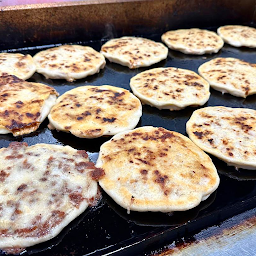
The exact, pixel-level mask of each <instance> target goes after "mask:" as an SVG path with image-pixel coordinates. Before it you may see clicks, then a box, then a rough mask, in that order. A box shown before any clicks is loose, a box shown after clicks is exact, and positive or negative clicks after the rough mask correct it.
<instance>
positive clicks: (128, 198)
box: [96, 126, 219, 212]
mask: <svg viewBox="0 0 256 256" xmlns="http://www.w3.org/2000/svg"><path fill="white" fill-rule="evenodd" d="M96 166H97V167H99V168H103V169H104V171H105V176H104V177H102V178H101V179H100V180H99V184H100V186H101V187H102V188H103V189H104V191H105V192H106V193H107V194H108V195H109V196H111V197H112V198H113V199H114V200H115V201H116V203H118V204H119V205H120V206H122V207H124V208H125V209H127V210H128V211H129V210H133V211H142V212H143V211H161V212H172V211H185V210H188V209H191V208H193V207H195V206H197V205H198V204H199V203H200V202H201V201H202V200H205V199H207V198H208V197H209V196H210V194H211V193H212V192H213V191H215V190H216V189H217V187H218V185H219V176H218V174H217V171H216V168H215V166H214V165H213V163H212V161H211V159H210V157H209V156H208V155H207V154H205V153H204V152H203V151H202V150H201V149H200V148H198V147H197V146H196V145H195V144H194V143H193V142H192V141H190V140H189V139H188V138H187V137H185V136H184V135H182V134H180V133H177V132H173V131H168V130H166V129H164V128H159V127H151V126H145V127H141V128H137V129H134V130H132V131H126V132H122V133H119V134H117V135H115V136H114V137H113V138H112V139H111V140H110V141H107V142H105V143H104V144H103V145H102V146H101V148H100V153H99V158H98V160H97V163H96Z"/></svg>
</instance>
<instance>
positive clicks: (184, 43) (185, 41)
mask: <svg viewBox="0 0 256 256" xmlns="http://www.w3.org/2000/svg"><path fill="white" fill-rule="evenodd" d="M162 41H163V42H164V43H165V44H166V45H167V46H168V47H169V48H170V49H172V50H176V51H180V52H183V53H185V54H196V55H202V54H205V53H216V52H218V51H219V50H220V49H221V48H222V47H223V44H224V42H223V40H222V39H221V37H219V36H218V35H217V34H216V33H215V32H212V31H209V30H203V29H198V28H191V29H178V30H172V31H168V32H166V33H164V34H163V35H162Z"/></svg>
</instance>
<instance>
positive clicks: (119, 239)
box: [0, 29, 256, 256]
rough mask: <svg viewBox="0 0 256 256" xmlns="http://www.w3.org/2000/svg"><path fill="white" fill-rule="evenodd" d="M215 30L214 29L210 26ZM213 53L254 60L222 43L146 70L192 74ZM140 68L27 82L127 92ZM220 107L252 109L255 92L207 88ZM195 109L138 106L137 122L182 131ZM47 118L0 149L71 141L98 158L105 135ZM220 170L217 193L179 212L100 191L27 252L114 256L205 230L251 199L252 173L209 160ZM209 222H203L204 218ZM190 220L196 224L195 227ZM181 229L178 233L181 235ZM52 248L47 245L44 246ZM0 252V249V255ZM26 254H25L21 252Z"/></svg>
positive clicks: (2, 139)
mask: <svg viewBox="0 0 256 256" xmlns="http://www.w3.org/2000/svg"><path fill="white" fill-rule="evenodd" d="M215 31H216V29H215ZM160 37H161V35H155V36H152V37H151V39H153V40H156V41H160ZM103 43H104V42H101V41H98V42H89V43H88V42H83V43H82V44H83V45H89V46H91V47H93V48H94V49H95V50H98V51H99V50H100V47H101V45H102V44H103ZM37 51H38V50H37V49H36V48H35V49H30V50H17V52H21V53H29V54H31V55H34V54H35V53H36V52H37ZM216 57H234V58H240V59H242V60H245V61H249V62H252V63H256V50H253V49H247V48H240V49H239V48H234V47H231V46H228V45H226V44H225V46H224V48H223V49H222V50H221V51H220V52H219V53H217V54H213V55H203V56H194V55H185V54H182V53H179V52H175V51H171V50H169V55H168V59H167V60H164V61H162V62H160V63H158V64H156V65H153V66H151V67H150V68H156V67H178V68H184V69H190V70H193V71H195V72H197V69H198V67H199V66H200V65H201V64H202V63H204V62H206V61H208V60H210V59H212V58H216ZM147 69H149V68H141V69H136V70H130V69H128V68H127V67H123V66H121V65H118V64H113V63H109V62H107V65H106V67H105V69H103V70H101V71H100V73H99V74H96V75H93V76H90V77H87V78H85V79H82V80H78V81H76V82H73V83H69V82H66V81H64V80H50V79H45V78H44V77H43V76H42V75H40V74H37V73H35V74H34V75H33V77H32V78H31V79H29V80H28V81H31V82H39V83H44V84H47V85H50V86H53V87H54V88H55V89H56V90H57V91H58V92H59V94H60V95H61V94H63V93H64V92H66V91H67V90H71V89H73V88H76V87H77V86H83V85H105V84H109V85H113V86H118V87H123V88H126V89H129V90H130V87H129V80H130V78H131V77H133V76H134V75H136V74H138V73H140V72H142V71H144V70H147ZM217 105H223V106H227V107H247V108H253V109H256V95H255V96H249V97H248V98H247V99H243V98H236V97H234V96H231V95H228V94H224V95H222V94H221V93H220V92H217V91H215V90H211V97H210V99H209V101H208V103H207V104H206V105H205V106H217ZM193 110H194V108H191V107H188V108H186V109H184V110H181V111H173V112H170V111H168V110H158V109H156V108H153V107H150V106H146V105H144V106H143V115H142V117H141V120H140V122H139V124H138V127H139V126H145V125H153V126H161V127H164V128H166V129H169V130H173V131H177V132H180V133H182V134H184V135H186V132H185V124H186V121H187V120H188V119H189V118H190V116H191V114H192V112H193ZM47 125H48V120H46V121H44V122H43V124H42V125H41V126H40V128H39V129H38V130H37V131H36V132H34V133H33V134H30V135H27V136H22V137H17V138H14V137H13V136H11V135H0V147H7V146H8V145H9V143H10V142H12V141H22V142H27V143H28V145H33V144H36V143H50V144H59V145H70V146H72V147H74V148H76V149H84V150H86V151H88V153H89V156H90V158H91V159H92V160H93V161H96V160H97V156H98V151H99V148H100V145H101V144H102V143H103V142H105V141H107V140H108V138H99V139H93V140H89V139H80V138H76V137H75V136H72V135H70V134H68V133H63V132H57V131H51V130H49V129H48V128H47ZM212 159H213V161H214V163H215V165H216V167H217V169H218V172H219V174H220V186H219V188H218V189H217V191H216V193H214V194H213V195H211V196H210V198H209V199H207V200H206V201H205V202H203V203H201V204H200V205H199V206H198V207H196V208H194V209H192V210H189V211H187V212H182V213H174V214H163V213H136V212H132V213H131V214H127V212H126V211H125V210H124V209H122V208H121V207H119V206H118V205H117V204H116V203H115V202H114V201H113V200H112V199H111V198H109V197H108V196H107V195H106V194H105V193H104V192H102V194H103V198H102V200H101V201H100V203H99V205H98V206H96V207H94V208H91V209H89V210H86V211H85V212H84V213H83V214H82V215H81V216H79V217H78V218H77V219H76V220H74V221H73V222H72V223H71V224H70V225H69V226H67V227H66V228H65V229H64V230H63V231H62V232H61V233H60V234H59V235H58V236H57V237H56V238H54V239H52V240H51V241H48V242H45V243H42V244H39V245H37V246H34V247H31V248H28V250H27V251H28V252H27V253H29V254H30V253H35V255H45V254H46V253H47V255H49V256H51V255H52V256H53V255H86V254H90V255H91V254H92V255H103V254H104V253H107V252H113V251H117V252H116V254H118V255H139V254H140V253H141V255H142V253H143V251H147V250H148V248H146V247H147V246H149V244H150V243H153V242H155V243H157V244H158V245H161V241H163V242H165V241H166V239H169V243H171V240H170V239H176V238H177V236H178V235H179V236H182V235H183V233H184V232H183V231H184V227H186V228H187V229H186V231H185V233H186V232H189V231H190V229H191V231H192V230H193V229H194V228H195V229H196V228H197V227H200V228H206V227H207V226H208V225H209V224H210V223H212V224H214V222H218V221H221V220H223V219H225V218H227V217H231V216H233V215H234V214H237V213H239V212H242V211H245V210H247V209H248V208H250V207H252V205H253V204H254V203H255V202H256V198H255V197H256V171H247V170H239V171H237V170H235V168H233V167H228V166H227V165H226V164H225V163H223V162H222V161H220V160H218V159H216V158H213V157H212ZM207 218H208V220H210V221H211V222H209V221H205V219H207ZM191 223H192V224H193V223H194V224H195V225H194V226H193V225H191ZM182 232H183V233H182ZM129 245H132V246H130V247H129V248H128V249H127V250H121V251H118V250H119V249H120V248H121V247H126V246H129ZM49 248H51V249H49ZM0 254H1V253H0ZM25 255H26V254H25Z"/></svg>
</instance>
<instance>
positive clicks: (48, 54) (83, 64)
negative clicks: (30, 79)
mask: <svg viewBox="0 0 256 256" xmlns="http://www.w3.org/2000/svg"><path fill="white" fill-rule="evenodd" d="M33 59H34V61H35V64H36V66H37V72H39V73H42V74H43V75H44V76H45V77H47V78H52V79H66V80H68V81H74V80H75V79H81V78H84V77H86V76H88V75H93V74H95V73H97V72H99V71H100V69H103V68H104V66H105V64H106V62H105V58H104V56H103V55H102V54H100V53H99V52H97V51H95V50H94V49H92V48H91V47H88V46H80V45H62V46H59V47H54V48H50V49H48V50H44V51H41V52H39V53H37V54H36V55H35V56H34V57H33Z"/></svg>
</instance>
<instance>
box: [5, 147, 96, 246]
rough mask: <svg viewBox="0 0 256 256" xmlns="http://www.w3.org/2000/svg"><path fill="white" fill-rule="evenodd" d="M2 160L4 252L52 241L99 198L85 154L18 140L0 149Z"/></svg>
mask: <svg viewBox="0 0 256 256" xmlns="http://www.w3.org/2000/svg"><path fill="white" fill-rule="evenodd" d="M0 162H1V167H0V185H1V186H0V248H1V249H4V248H8V247H28V246H32V245H34V244H37V243H41V242H44V241H46V240H49V239H51V238H53V237H54V236H56V235H57V234H58V233H59V232H60V231H61V230H62V229H63V228H64V227H65V226H66V225H67V224H68V223H70V222H71V221H72V220H73V219H74V218H76V217H77V216H78V215H79V214H81V213H82V212H83V211H84V210H85V209H86V208H87V207H88V205H89V204H90V203H91V202H92V201H93V200H94V199H95V197H96V194H97V182H96V181H94V180H93V179H92V175H91V173H92V172H93V171H94V170H95V167H94V164H93V163H92V162H90V161H89V159H88V156H87V154H86V152H85V151H77V150H75V149H73V148H71V147H69V146H65V147H63V146H58V145H47V144H37V145H34V146H30V147H28V146H27V145H26V144H25V143H17V142H16V143H11V144H10V146H9V147H8V148H2V149H0Z"/></svg>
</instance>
